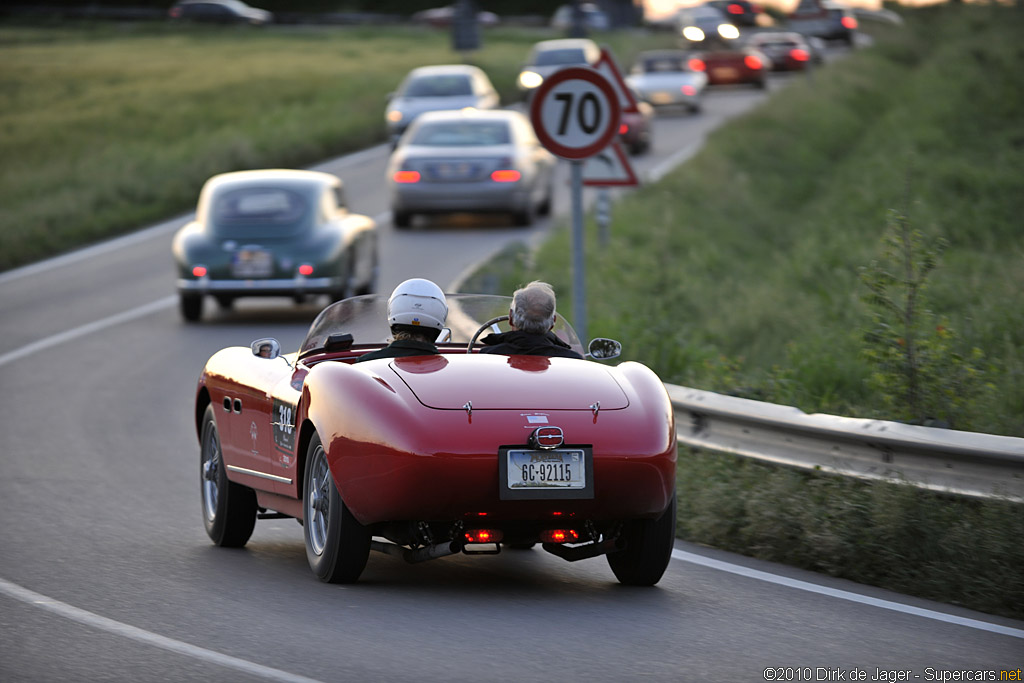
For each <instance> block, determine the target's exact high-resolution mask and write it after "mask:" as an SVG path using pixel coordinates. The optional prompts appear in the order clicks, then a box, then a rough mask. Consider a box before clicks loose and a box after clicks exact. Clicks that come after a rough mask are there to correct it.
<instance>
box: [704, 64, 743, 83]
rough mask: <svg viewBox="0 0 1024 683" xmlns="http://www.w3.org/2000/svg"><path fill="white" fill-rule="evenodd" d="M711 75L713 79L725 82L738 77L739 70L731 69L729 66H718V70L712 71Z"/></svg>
mask: <svg viewBox="0 0 1024 683" xmlns="http://www.w3.org/2000/svg"><path fill="white" fill-rule="evenodd" d="M711 73H712V75H713V76H714V77H715V78H721V79H726V80H729V79H733V78H736V77H737V76H739V75H740V72H739V69H736V68H733V67H731V66H720V67H718V68H715V69H712V70H711Z"/></svg>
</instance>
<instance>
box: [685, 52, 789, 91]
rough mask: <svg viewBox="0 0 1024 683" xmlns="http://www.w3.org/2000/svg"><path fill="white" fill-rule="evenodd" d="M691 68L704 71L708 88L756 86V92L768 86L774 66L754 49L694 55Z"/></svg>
mask: <svg viewBox="0 0 1024 683" xmlns="http://www.w3.org/2000/svg"><path fill="white" fill-rule="evenodd" d="M693 57H694V59H693V60H691V62H690V68H692V69H696V70H698V71H700V70H701V66H702V65H703V70H704V71H705V72H706V73H707V75H708V85H743V84H749V85H753V86H754V87H755V88H765V87H767V86H768V72H769V71H771V70H772V62H771V60H770V59H768V57H767V56H766V55H765V54H764V53H763V52H761V51H759V50H756V49H754V48H751V47H727V46H725V47H722V48H719V49H714V50H707V51H703V52H697V53H694V54H693Z"/></svg>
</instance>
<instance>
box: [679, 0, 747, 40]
mask: <svg viewBox="0 0 1024 683" xmlns="http://www.w3.org/2000/svg"><path fill="white" fill-rule="evenodd" d="M675 20H676V26H677V28H678V31H679V35H680V36H681V39H682V41H683V42H684V46H685V47H687V48H689V49H702V48H704V47H706V46H709V45H712V44H717V43H720V42H729V41H734V40H736V39H738V38H739V37H740V31H739V29H738V28H736V25H735V24H733V23H732V22H731V21H729V20H728V19H727V18H726V16H725V15H724V14H722V12H721V11H720V10H718V9H716V8H714V7H710V6H708V5H697V6H695V7H684V8H683V9H681V10H679V11H678V12H676V17H675Z"/></svg>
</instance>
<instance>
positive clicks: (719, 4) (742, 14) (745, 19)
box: [704, 0, 763, 26]
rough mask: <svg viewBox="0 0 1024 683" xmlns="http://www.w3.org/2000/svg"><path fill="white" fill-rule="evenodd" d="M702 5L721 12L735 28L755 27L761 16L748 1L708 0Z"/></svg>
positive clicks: (757, 9)
mask: <svg viewBox="0 0 1024 683" xmlns="http://www.w3.org/2000/svg"><path fill="white" fill-rule="evenodd" d="M704 4H705V5H707V6H708V7H714V8H715V9H717V10H718V11H720V12H722V14H724V15H725V18H726V19H728V20H729V21H731V22H732V23H734V24H736V25H737V26H757V25H758V17H760V16H763V12H762V11H761V8H760V7H758V6H757V5H755V4H754V3H752V2H750V1H749V0H710V2H706V3H704Z"/></svg>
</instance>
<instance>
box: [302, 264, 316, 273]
mask: <svg viewBox="0 0 1024 683" xmlns="http://www.w3.org/2000/svg"><path fill="white" fill-rule="evenodd" d="M312 274H313V266H311V265H309V264H308V263H303V264H302V265H301V266H299V275H312Z"/></svg>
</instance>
